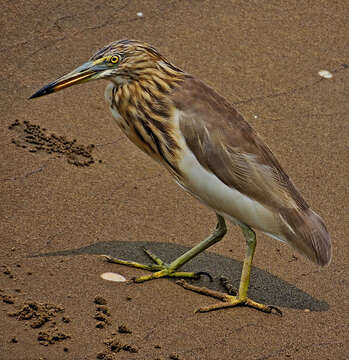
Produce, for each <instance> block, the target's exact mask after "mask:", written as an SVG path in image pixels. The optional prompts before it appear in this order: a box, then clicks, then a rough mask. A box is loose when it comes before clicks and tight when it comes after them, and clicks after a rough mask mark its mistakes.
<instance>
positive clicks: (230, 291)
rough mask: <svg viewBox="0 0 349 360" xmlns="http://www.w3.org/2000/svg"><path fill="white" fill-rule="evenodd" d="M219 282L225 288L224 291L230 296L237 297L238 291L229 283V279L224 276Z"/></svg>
mask: <svg viewBox="0 0 349 360" xmlns="http://www.w3.org/2000/svg"><path fill="white" fill-rule="evenodd" d="M219 281H220V283H221V284H222V286H223V287H224V289H225V290H227V293H228V294H229V295H233V296H235V295H237V291H236V290H235V289H234V287H233V285H232V284H230V283H229V282H228V279H227V278H225V277H223V276H222V277H220V279H219Z"/></svg>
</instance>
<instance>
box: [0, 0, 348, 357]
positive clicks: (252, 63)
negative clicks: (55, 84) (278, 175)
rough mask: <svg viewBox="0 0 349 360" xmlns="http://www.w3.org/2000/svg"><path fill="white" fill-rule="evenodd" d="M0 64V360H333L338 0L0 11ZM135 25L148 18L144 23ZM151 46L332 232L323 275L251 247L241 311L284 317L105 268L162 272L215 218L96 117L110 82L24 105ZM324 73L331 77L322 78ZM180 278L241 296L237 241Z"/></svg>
mask: <svg viewBox="0 0 349 360" xmlns="http://www.w3.org/2000/svg"><path fill="white" fill-rule="evenodd" d="M2 10H3V11H2V12H1V15H0V17H1V23H2V24H3V27H2V36H1V43H0V48H1V52H0V58H1V64H2V71H1V75H0V77H1V78H0V81H1V86H0V95H1V113H2V119H1V127H0V137H1V140H2V141H1V151H0V158H1V160H0V163H1V173H0V184H1V185H0V186H1V192H0V196H1V198H0V200H1V207H0V213H1V225H0V227H1V229H0V234H1V245H0V323H1V331H0V360H12V359H17V360H38V359H46V360H55V359H74V360H75V359H76V360H80V359H109V360H111V359H139V360H143V359H147V360H156V359H161V360H167V359H172V360H173V359H177V360H179V359H180V360H196V359H200V360H206V359H207V360H221V359H234V360H239V359H244V360H246V359H253V360H262V359H316V360H322V359H338V360H345V359H348V358H349V344H348V342H347V333H348V323H349V314H348V308H349V307H348V305H349V303H348V298H349V291H348V287H349V278H348V257H349V243H348V241H347V236H348V223H349V222H348V220H349V219H348V207H347V200H348V189H347V179H348V175H349V174H348V140H347V139H348V136H349V126H348V124H349V115H348V114H349V103H348V86H349V80H348V79H349V69H348V64H349V57H348V34H349V25H348V21H347V18H348V6H347V2H346V1H344V0H342V1H333V2H328V1H316V2H315V1H311V2H309V1H284V2H282V3H281V5H280V2H270V1H264V2H261V1H259V2H258V1H256V2H255V1H254V2H250V1H249V2H246V1H223V0H222V1H171V2H165V1H161V0H157V1H155V0H154V1H113V2H106V1H99V2H93V1H88V0H82V1H79V2H60V1H55V0H53V1H50V2H48V3H47V4H44V3H42V2H41V1H30V2H28V1H16V2H13V1H5V3H4V5H2ZM139 12H142V15H143V16H139V14H137V13H139ZM121 38H135V39H140V40H143V41H146V42H149V43H151V44H152V45H154V46H155V47H156V48H158V49H159V50H160V51H161V52H162V53H163V54H164V55H166V56H167V57H168V58H169V59H170V60H171V61H173V62H174V63H175V64H176V65H178V66H179V67H181V68H183V69H185V70H186V71H188V72H190V73H192V74H194V75H195V76H197V77H199V78H201V79H202V80H204V81H205V82H207V83H208V84H209V85H211V86H213V87H214V88H215V89H216V90H217V91H218V92H219V93H221V94H223V95H224V96H225V97H226V98H227V99H228V100H229V101H230V102H232V103H234V104H235V106H236V108H237V109H238V110H239V111H240V112H241V113H242V114H243V115H244V116H245V117H246V119H247V120H248V121H249V122H250V123H251V124H252V125H253V127H254V128H255V129H256V130H257V131H258V132H259V133H260V134H261V135H262V137H263V138H264V139H265V141H266V142H267V144H268V145H269V146H270V147H271V148H272V150H273V152H274V153H275V154H276V155H277V157H278V159H279V160H280V162H281V163H282V164H283V166H284V168H285V170H286V171H287V173H288V174H289V175H290V176H291V177H292V179H293V180H294V182H295V183H296V185H297V187H298V188H299V189H300V190H301V192H302V193H303V195H304V197H305V198H306V199H307V200H308V201H309V203H310V204H311V205H312V207H313V208H314V209H315V210H316V211H317V212H318V213H319V214H320V215H321V216H322V217H323V218H324V219H325V222H326V224H327V226H328V228H329V231H330V234H331V237H332V241H333V245H334V256H333V261H332V263H331V265H330V266H329V267H328V268H324V269H320V268H318V267H316V266H314V265H313V264H311V263H310V262H309V261H307V260H306V259H304V258H302V257H301V256H300V255H299V254H297V253H295V252H294V251H293V250H292V249H291V248H289V247H287V246H286V245H283V244H280V243H278V242H276V241H274V240H271V239H269V238H267V237H265V236H264V235H262V234H260V233H258V234H257V236H258V237H257V240H258V243H257V250H256V255H255V260H254V267H253V273H252V279H251V287H250V296H251V297H252V298H253V299H255V300H258V301H262V302H265V303H268V304H272V305H275V306H278V307H279V308H280V309H281V310H282V312H283V317H282V318H280V317H278V316H275V315H267V314H264V313H260V312H257V311H255V310H253V309H249V308H244V307H239V308H235V309H229V310H224V311H217V312H211V313H206V314H197V313H194V310H195V309H197V308H198V307H200V306H204V305H209V304H212V303H214V301H215V300H213V299H210V298H207V297H204V296H202V295H199V294H195V293H192V292H189V291H186V290H184V289H183V288H181V287H180V286H178V285H176V283H175V281H172V280H168V279H160V280H156V281H151V282H147V283H144V284H137V285H136V284H131V285H128V284H126V283H124V282H110V281H106V280H104V279H102V278H101V274H103V273H105V272H116V273H119V274H121V275H123V276H124V277H125V278H126V279H131V278H132V277H134V276H140V275H142V274H143V273H144V272H142V271H141V270H137V269H132V268H127V267H123V266H120V265H115V264H110V263H108V262H106V261H105V260H104V259H103V258H102V257H101V256H100V255H102V254H108V255H111V256H117V257H120V258H125V259H133V260H136V261H142V262H147V261H149V260H148V259H147V257H146V255H145V254H144V253H143V251H142V248H143V247H147V248H149V249H151V250H152V251H153V252H155V253H157V254H158V255H159V256H161V257H163V259H165V260H166V261H170V260H171V259H174V258H175V257H177V256H178V255H179V254H181V253H183V252H184V251H186V250H187V249H189V248H190V247H192V246H194V245H195V244H197V243H198V242H199V241H201V240H202V239H203V238H204V237H206V236H207V235H208V234H209V233H210V232H211V231H212V229H213V228H214V226H215V215H214V213H212V212H211V211H210V210H209V209H207V208H205V207H204V206H202V205H201V204H199V203H198V202H197V201H196V200H195V199H193V198H192V197H190V196H189V195H188V194H186V193H184V192H183V191H182V190H181V189H180V188H178V187H177V185H176V184H175V183H174V182H173V180H172V179H171V177H170V176H169V175H168V174H167V173H166V171H165V170H163V169H162V168H161V167H160V166H159V165H158V164H156V163H154V162H153V161H152V160H151V159H149V158H148V157H146V155H144V154H143V153H142V152H140V151H139V150H138V149H137V148H136V147H135V146H134V145H133V144H131V143H130V142H129V141H128V140H127V139H126V137H125V136H124V135H123V134H122V133H121V131H120V130H119V129H118V128H117V126H116V125H115V123H114V121H113V119H112V117H111V115H110V114H109V110H108V109H107V107H106V106H105V103H104V98H103V94H104V87H105V85H106V82H103V81H99V82H95V83H90V84H87V85H81V86H76V87H72V88H70V89H67V90H65V91H62V92H60V93H58V94H53V95H50V96H47V97H43V98H40V99H37V100H31V101H29V100H27V99H28V97H29V96H30V95H32V94H33V93H34V92H35V91H36V90H38V89H39V88H40V87H41V86H43V85H45V84H46V83H48V82H50V81H52V80H54V79H56V78H57V77H59V76H60V75H63V74H64V73H67V72H69V71H71V70H72V69H74V68H76V67H77V66H79V65H80V64H81V63H83V62H85V61H86V60H87V59H88V58H89V57H90V56H91V55H92V54H93V53H94V52H95V51H96V50H97V49H98V48H100V47H102V46H104V45H106V44H107V43H109V42H111V41H113V40H117V39H121ZM320 70H328V71H330V72H331V73H332V75H333V77H332V78H329V79H327V78H323V77H320V76H319V74H318V72H319V71H320ZM228 230H229V232H228V234H227V236H226V237H225V238H224V240H223V241H221V242H220V243H218V244H216V245H215V246H214V247H212V248H210V249H209V250H208V251H206V252H205V253H203V254H201V255H200V256H198V257H197V258H195V259H194V260H193V261H191V262H190V263H189V264H188V265H187V266H185V269H187V270H192V271H207V272H209V273H210V274H211V275H212V276H213V279H214V280H213V282H209V280H208V279H207V278H205V277H204V278H202V279H201V280H200V281H198V282H197V283H198V284H199V285H202V286H208V287H210V288H212V289H217V290H221V291H222V290H223V288H222V286H221V283H220V281H219V278H220V277H221V276H224V277H226V278H227V279H229V281H230V282H232V284H233V286H235V287H237V286H238V283H239V277H240V271H241V265H242V260H243V256H244V251H245V249H244V241H243V238H242V235H241V234H240V231H239V230H238V228H236V227H233V226H230V225H229V229H228Z"/></svg>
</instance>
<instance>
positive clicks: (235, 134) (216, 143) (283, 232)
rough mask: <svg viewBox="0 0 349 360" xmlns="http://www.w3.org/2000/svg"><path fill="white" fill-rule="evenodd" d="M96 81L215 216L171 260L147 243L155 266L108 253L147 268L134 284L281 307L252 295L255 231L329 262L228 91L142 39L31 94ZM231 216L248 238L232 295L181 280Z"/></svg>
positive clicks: (140, 140)
mask: <svg viewBox="0 0 349 360" xmlns="http://www.w3.org/2000/svg"><path fill="white" fill-rule="evenodd" d="M99 79H105V80H108V85H107V87H106V89H105V100H106V103H107V105H108V107H109V109H110V111H111V114H112V116H113V118H114V120H115V121H116V123H117V124H118V126H119V127H120V129H121V130H122V132H123V133H125V135H126V136H127V137H128V138H129V139H130V140H131V142H132V143H134V144H135V145H136V146H137V147H138V148H140V149H141V150H142V151H143V152H144V153H146V154H147V155H149V156H150V157H151V158H152V159H154V160H155V161H157V162H158V163H160V164H161V165H162V166H163V167H164V168H165V169H166V170H167V171H168V172H169V173H170V174H171V175H172V177H173V178H174V180H175V182H176V183H177V184H178V185H179V186H180V187H181V188H182V189H184V190H185V191H186V192H188V193H189V194H191V195H192V196H193V197H194V198H196V199H197V200H199V201H200V202H201V203H203V204H205V205H206V206H207V207H208V208H210V209H212V210H213V211H214V212H215V213H216V216H217V225H216V227H215V229H214V230H213V232H212V233H211V234H210V236H208V237H207V238H206V239H204V240H203V241H201V242H200V243H199V244H198V245H196V246H194V247H193V248H192V249H190V250H188V251H187V252H185V253H184V254H183V255H181V256H179V257H178V258H177V259H175V260H173V261H172V262H170V263H166V262H164V261H163V260H162V259H161V258H160V257H158V256H157V255H155V254H154V253H152V252H151V251H149V250H147V249H145V253H146V254H147V255H148V256H149V257H150V259H151V260H152V261H153V264H151V265H148V264H142V263H139V262H135V261H129V260H123V259H118V258H113V257H110V256H107V260H108V261H110V262H112V263H117V264H121V265H127V266H132V267H136V268H139V269H144V270H148V271H150V273H147V274H146V275H143V276H140V277H138V278H136V279H134V281H135V282H136V283H140V282H144V281H147V280H152V279H158V278H163V277H178V278H182V280H180V281H179V284H180V285H182V286H183V287H184V288H186V289H189V290H192V291H196V292H199V293H202V294H204V295H207V296H212V297H214V298H218V299H219V300H220V301H219V302H218V303H215V304H213V305H210V306H206V307H202V308H200V309H198V311H199V312H206V311H211V310H218V309H223V308H227V307H235V306H237V305H245V306H249V307H252V308H255V309H257V310H261V311H264V312H267V313H272V312H273V310H276V312H278V313H281V312H280V310H278V309H276V308H275V307H274V306H271V305H267V304H262V303H258V302H256V301H254V300H252V299H250V298H249V297H248V287H249V282H250V274H251V267H252V261H253V256H254V252H255V248H256V233H255V230H258V231H261V232H263V233H264V234H266V235H268V236H269V237H271V238H274V239H276V240H279V241H281V242H283V243H286V244H288V245H290V246H291V247H293V248H294V249H295V250H297V251H298V252H299V253H300V254H302V255H304V256H305V257H306V258H308V259H310V260H311V261H312V262H314V263H315V264H318V265H320V266H326V265H328V264H329V263H330V261H331V257H332V245H331V240H330V236H329V233H328V231H327V229H326V226H325V224H324V222H323V220H322V219H321V217H320V216H319V215H318V214H317V213H315V212H314V211H313V210H312V209H311V208H310V206H309V205H308V203H307V202H306V201H305V200H304V198H303V197H302V195H301V194H300V192H299V191H298V190H297V188H296V187H295V185H294V183H293V182H292V180H291V179H290V178H289V176H288V175H287V174H286V172H285V171H284V170H283V168H282V167H281V165H280V163H279V162H278V160H277V159H276V157H275V156H274V155H273V153H272V152H271V150H270V149H269V147H268V146H267V145H266V144H265V143H264V141H263V140H262V139H261V137H260V136H259V135H258V134H257V132H256V131H255V130H254V129H253V128H252V127H251V125H250V124H249V123H248V122H247V121H246V120H245V119H244V117H243V116H242V115H241V114H240V113H239V112H238V111H237V110H236V109H235V108H234V107H233V106H232V104H230V103H229V102H228V101H227V100H226V99H225V98H224V97H223V96H221V95H220V94H218V93H217V92H216V91H215V90H214V89H213V88H211V87H210V86H208V85H206V84H205V83H204V82H203V81H201V80H199V79H198V78H196V77H195V76H193V75H191V74H189V73H187V72H185V71H183V70H182V69H180V68H179V67H177V66H176V65H174V64H173V63H172V62H170V61H169V60H168V59H167V58H166V57H164V56H163V55H161V54H160V52H159V51H158V50H157V49H156V48H154V47H153V46H151V45H149V44H147V43H144V42H142V41H138V40H118V41H115V42H112V43H110V44H109V45H107V46H105V47H103V48H102V49H100V50H98V51H97V52H96V53H95V54H94V55H93V56H92V57H91V58H90V59H89V60H88V61H87V62H86V63H84V64H83V65H81V66H79V67H77V68H76V69H75V70H73V71H71V72H69V73H68V74H66V75H64V76H62V77H60V78H58V79H57V80H55V81H53V82H50V83H49V84H47V85H46V86H44V87H42V88H41V89H40V90H39V91H37V92H36V93H35V94H33V95H32V96H31V97H30V98H31V99H32V98H37V97H40V96H43V95H47V94H50V93H53V92H57V91H60V90H63V89H65V88H68V87H70V86H72V85H77V84H81V83H85V82H89V81H92V80H99ZM226 220H228V221H230V222H231V223H233V224H235V225H237V226H239V227H240V228H241V230H242V233H243V236H244V239H245V241H246V253H245V257H244V261H243V267H242V272H241V279H240V285H239V289H238V292H237V294H235V295H231V294H228V293H224V292H218V291H213V290H211V289H209V288H206V287H199V286H196V285H194V284H192V283H188V282H185V281H184V280H183V279H184V278H192V279H197V278H199V277H200V275H201V274H202V273H200V272H185V271H179V270H180V268H181V267H182V266H183V265H184V264H185V263H187V262H188V261H190V260H191V259H192V258H194V257H195V256H197V255H198V254H200V253H201V252H203V251H204V250H206V249H207V248H209V247H210V246H212V245H213V244H215V243H217V242H218V241H220V240H221V239H222V238H223V237H224V236H225V234H226V232H227V227H226V222H225V221H226Z"/></svg>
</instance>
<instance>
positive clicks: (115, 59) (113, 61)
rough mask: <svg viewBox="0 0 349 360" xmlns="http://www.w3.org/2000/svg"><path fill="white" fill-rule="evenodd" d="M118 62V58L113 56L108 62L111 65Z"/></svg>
mask: <svg viewBox="0 0 349 360" xmlns="http://www.w3.org/2000/svg"><path fill="white" fill-rule="evenodd" d="M119 60H120V58H119V56H116V55H114V56H112V57H111V58H110V60H109V61H110V62H111V63H112V64H117V63H118V62H119Z"/></svg>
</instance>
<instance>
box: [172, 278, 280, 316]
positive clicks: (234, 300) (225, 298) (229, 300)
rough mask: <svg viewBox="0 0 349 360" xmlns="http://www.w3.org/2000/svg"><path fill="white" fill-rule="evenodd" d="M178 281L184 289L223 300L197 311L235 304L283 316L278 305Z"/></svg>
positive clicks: (201, 311)
mask: <svg viewBox="0 0 349 360" xmlns="http://www.w3.org/2000/svg"><path fill="white" fill-rule="evenodd" d="M176 283H177V284H178V285H180V286H182V287H183V288H184V289H187V290H191V291H194V292H197V293H199V294H203V295H206V296H211V297H214V298H215V299H219V300H221V302H220V303H218V304H213V305H210V306H206V307H201V308H199V309H197V310H196V311H195V312H200V313H203V312H209V311H214V310H220V309H226V308H230V307H234V306H248V307H252V308H254V309H257V310H259V311H263V312H265V313H269V314H271V313H274V314H276V315H279V316H282V312H281V310H280V309H278V308H277V307H275V306H271V305H264V304H260V303H258V302H256V301H253V300H251V299H249V298H247V297H246V298H244V299H241V298H239V296H232V295H228V294H225V293H222V292H219V291H215V290H211V289H208V288H206V287H199V286H195V285H192V284H189V283H187V282H186V281H184V280H178V281H177V282H176Z"/></svg>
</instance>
